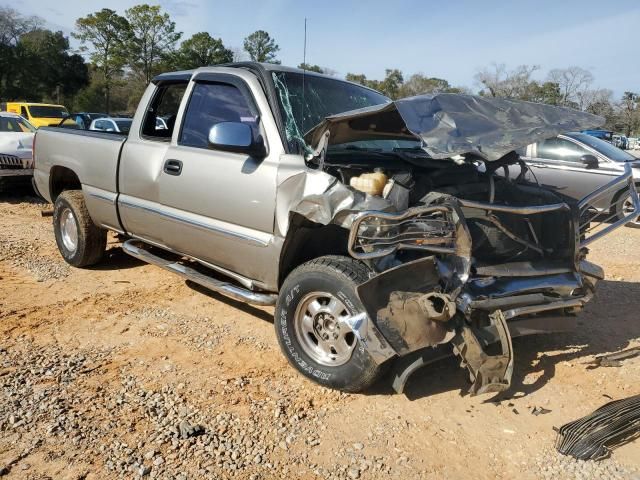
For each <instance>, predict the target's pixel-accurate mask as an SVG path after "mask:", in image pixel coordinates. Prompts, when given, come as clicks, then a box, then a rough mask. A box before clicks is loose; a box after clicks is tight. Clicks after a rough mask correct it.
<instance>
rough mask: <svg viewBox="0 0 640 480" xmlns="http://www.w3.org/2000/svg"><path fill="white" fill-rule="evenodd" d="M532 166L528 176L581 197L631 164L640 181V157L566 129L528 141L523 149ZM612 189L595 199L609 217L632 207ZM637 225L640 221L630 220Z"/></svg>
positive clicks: (597, 205) (525, 158)
mask: <svg viewBox="0 0 640 480" xmlns="http://www.w3.org/2000/svg"><path fill="white" fill-rule="evenodd" d="M520 155H521V158H522V159H523V160H524V161H525V162H526V163H527V165H528V166H529V167H530V168H531V171H530V172H529V173H528V174H527V175H529V176H528V177H527V179H528V180H530V181H533V182H537V183H539V184H540V185H544V186H549V187H552V188H554V189H556V190H558V191H559V192H560V193H563V194H565V195H568V196H569V197H572V198H575V199H576V200H580V199H582V198H584V197H585V196H586V195H588V194H589V193H591V192H593V191H594V190H596V189H598V188H600V187H602V186H603V185H606V184H607V183H609V182H611V181H612V180H613V179H614V178H616V177H618V176H620V175H621V174H623V173H624V171H625V166H627V165H629V166H631V167H632V168H631V170H632V172H633V178H634V181H635V183H636V185H638V184H640V159H637V158H636V157H634V156H633V155H631V154H630V153H627V152H625V151H624V150H621V149H620V148H618V147H615V146H614V145H612V144H610V143H609V142H605V141H604V140H601V139H599V138H596V137H593V136H591V135H587V134H586V133H567V134H564V135H558V136H557V137H553V138H549V139H547V140H543V141H541V142H538V143H534V144H531V145H529V146H528V147H527V148H526V149H525V150H524V151H522V152H520ZM623 191H625V189H624V188H623V186H622V185H621V187H620V189H619V190H618V191H611V190H609V191H608V193H606V194H604V195H602V196H601V197H600V198H598V199H597V201H595V202H594V206H595V208H597V209H598V211H599V212H601V213H604V214H608V215H607V217H609V218H608V220H613V219H620V218H623V217H624V215H625V212H627V214H628V213H629V212H631V211H632V210H633V205H632V202H631V198H630V197H629V196H628V194H626V193H625V194H624V195H623ZM628 225H630V226H635V227H638V226H640V222H638V220H637V219H636V221H634V222H631V223H628Z"/></svg>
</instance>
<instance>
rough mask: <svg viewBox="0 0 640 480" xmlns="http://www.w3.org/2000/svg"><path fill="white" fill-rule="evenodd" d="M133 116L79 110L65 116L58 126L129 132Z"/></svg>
mask: <svg viewBox="0 0 640 480" xmlns="http://www.w3.org/2000/svg"><path fill="white" fill-rule="evenodd" d="M131 121H132V120H131V118H127V117H111V116H109V115H107V114H106V113H89V112H78V113H72V114H70V115H68V116H67V117H66V118H64V119H63V120H62V121H61V122H60V123H59V124H58V125H57V126H58V127H62V128H71V129H75V130H93V131H96V132H107V133H128V132H129V128H131Z"/></svg>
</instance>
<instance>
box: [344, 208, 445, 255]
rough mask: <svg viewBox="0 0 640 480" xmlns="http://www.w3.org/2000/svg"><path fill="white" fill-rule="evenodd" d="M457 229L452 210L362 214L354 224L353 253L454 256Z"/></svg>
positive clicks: (416, 210) (350, 249) (351, 242)
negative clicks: (408, 252) (424, 252)
mask: <svg viewBox="0 0 640 480" xmlns="http://www.w3.org/2000/svg"><path fill="white" fill-rule="evenodd" d="M455 240H456V228H455V223H454V221H453V219H452V218H451V210H450V209H449V208H448V207H415V208H410V209H408V210H406V211H404V212H401V213H387V212H378V211H375V212H372V211H368V212H362V213H360V214H359V215H358V216H357V217H356V219H355V220H354V222H353V225H352V227H351V233H350V235H349V253H350V254H351V256H353V257H354V258H361V259H365V258H376V257H383V256H385V255H389V254H391V253H393V252H395V251H396V250H402V249H404V250H428V251H431V252H435V253H454V251H455Z"/></svg>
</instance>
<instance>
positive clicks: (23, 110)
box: [20, 106, 29, 120]
mask: <svg viewBox="0 0 640 480" xmlns="http://www.w3.org/2000/svg"><path fill="white" fill-rule="evenodd" d="M20 115H22V116H23V117H24V118H26V119H27V120H28V119H29V114H28V113H27V107H25V106H22V107H20Z"/></svg>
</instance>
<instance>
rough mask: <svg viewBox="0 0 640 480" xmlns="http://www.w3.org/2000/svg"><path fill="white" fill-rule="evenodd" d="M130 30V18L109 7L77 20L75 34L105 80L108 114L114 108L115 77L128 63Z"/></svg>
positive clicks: (105, 102) (105, 105) (105, 103)
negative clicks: (113, 88)
mask: <svg viewBox="0 0 640 480" xmlns="http://www.w3.org/2000/svg"><path fill="white" fill-rule="evenodd" d="M129 32H130V26H129V22H128V21H127V19H126V18H124V17H122V16H120V15H118V14H117V13H116V12H115V11H113V10H110V9H108V8H103V9H102V10H100V11H99V12H95V13H91V14H89V15H87V16H86V17H82V18H79V19H78V20H76V32H75V33H73V36H74V37H75V38H77V39H78V40H80V42H81V44H82V49H83V50H84V51H87V50H88V51H89V58H90V59H91V62H92V63H93V64H94V65H95V66H96V67H97V69H98V70H99V71H100V73H101V75H102V78H103V79H104V109H105V111H106V112H107V113H109V112H110V109H111V97H110V94H111V87H112V85H113V81H114V78H115V77H116V76H118V75H119V74H121V72H122V69H123V68H124V66H125V65H126V64H127V56H126V54H127V49H126V43H127V39H128V38H129ZM87 45H89V46H90V47H87Z"/></svg>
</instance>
